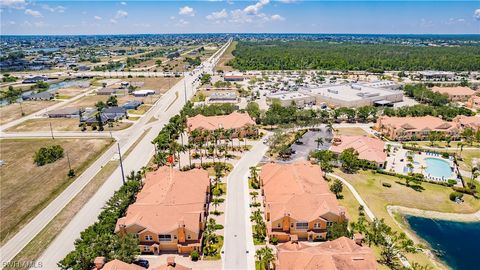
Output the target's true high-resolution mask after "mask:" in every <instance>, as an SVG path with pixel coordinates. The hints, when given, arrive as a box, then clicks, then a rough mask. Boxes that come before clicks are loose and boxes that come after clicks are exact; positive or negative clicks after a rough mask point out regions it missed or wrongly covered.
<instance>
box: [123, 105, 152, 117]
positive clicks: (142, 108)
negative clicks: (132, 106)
mask: <svg viewBox="0 0 480 270" xmlns="http://www.w3.org/2000/svg"><path fill="white" fill-rule="evenodd" d="M151 107H152V106H151V105H145V104H142V105H140V106H139V107H138V108H137V109H136V110H128V113H129V114H139V115H141V114H144V113H146V112H147V111H148V110H150V108H151Z"/></svg>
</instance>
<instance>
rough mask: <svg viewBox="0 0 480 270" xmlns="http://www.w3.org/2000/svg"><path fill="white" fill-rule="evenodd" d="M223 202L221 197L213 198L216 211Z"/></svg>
mask: <svg viewBox="0 0 480 270" xmlns="http://www.w3.org/2000/svg"><path fill="white" fill-rule="evenodd" d="M220 203H221V201H220V199H217V198H214V199H213V200H212V205H213V207H214V212H217V206H219V205H220Z"/></svg>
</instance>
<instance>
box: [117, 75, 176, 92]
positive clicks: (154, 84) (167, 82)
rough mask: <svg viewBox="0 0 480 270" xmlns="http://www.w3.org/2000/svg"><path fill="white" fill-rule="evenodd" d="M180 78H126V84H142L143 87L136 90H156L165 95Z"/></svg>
mask: <svg viewBox="0 0 480 270" xmlns="http://www.w3.org/2000/svg"><path fill="white" fill-rule="evenodd" d="M180 79H181V78H179V77H178V78H127V79H124V81H126V82H144V84H143V86H141V87H139V88H138V89H150V90H157V91H159V92H160V93H165V92H167V91H168V89H170V88H171V87H172V86H174V85H175V84H176V83H177V82H178V81H180Z"/></svg>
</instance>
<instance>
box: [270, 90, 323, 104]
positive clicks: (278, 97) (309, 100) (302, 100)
mask: <svg viewBox="0 0 480 270" xmlns="http://www.w3.org/2000/svg"><path fill="white" fill-rule="evenodd" d="M273 101H277V102H279V103H280V105H282V106H283V107H288V106H290V105H292V104H295V106H297V107H298V108H303V107H305V106H306V105H314V104H315V102H316V99H315V97H314V96H311V95H305V94H303V93H300V92H286V91H280V92H276V93H271V94H268V95H267V103H268V104H271V103H272V102H273Z"/></svg>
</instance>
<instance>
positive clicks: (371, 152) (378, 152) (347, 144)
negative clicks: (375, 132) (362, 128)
mask: <svg viewBox="0 0 480 270" xmlns="http://www.w3.org/2000/svg"><path fill="white" fill-rule="evenodd" d="M348 148H353V149H355V150H356V151H357V152H358V157H359V158H360V159H366V160H371V161H375V162H379V163H383V162H385V159H386V158H387V153H385V152H384V149H385V142H384V141H382V140H380V139H377V138H371V137H367V136H337V137H335V138H334V140H333V144H332V146H330V150H331V151H333V152H335V153H341V152H343V150H345V149H348Z"/></svg>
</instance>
